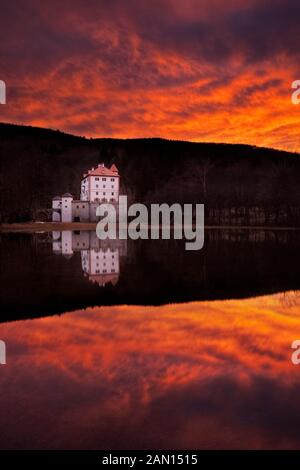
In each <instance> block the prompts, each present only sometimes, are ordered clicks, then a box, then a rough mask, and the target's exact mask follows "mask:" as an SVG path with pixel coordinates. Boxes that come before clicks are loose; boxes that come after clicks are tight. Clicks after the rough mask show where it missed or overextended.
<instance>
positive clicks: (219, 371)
mask: <svg viewBox="0 0 300 470" xmlns="http://www.w3.org/2000/svg"><path fill="white" fill-rule="evenodd" d="M0 337H1V338H2V339H3V340H5V341H6V343H7V347H8V356H7V365H6V366H3V367H1V374H0V389H1V401H0V411H1V412H0V429H1V431H2V432H1V436H0V444H1V447H2V448H71V449H72V448H74V449H76V448H79V449H83V448H94V449H99V448H104V449H118V448H119V449H125V448H130V449H138V448H143V449H146V448H147V449H149V448H169V449H174V448H179V449H180V448H181V449H182V448H193V449H196V448H197V449H199V448H202V449H213V448H226V449H229V448H260V449H261V448H264V449H267V448H274V449H279V448H299V437H298V429H299V416H300V398H299V393H298V390H299V386H300V366H299V367H297V366H293V365H292V363H291V360H290V357H291V352H292V351H291V349H290V345H291V343H292V341H293V340H294V339H296V338H299V337H300V315H299V295H298V293H292V292H290V293H288V294H277V295H273V296H266V297H260V298H253V299H245V300H231V301H211V302H193V303H188V304H180V305H166V306H160V307H140V306H119V307H117V306H116V307H101V308H99V307H97V308H89V309H86V310H84V311H75V312H73V313H70V314H65V315H62V316H60V317H58V316H54V317H49V318H44V319H37V320H31V321H18V322H11V323H7V324H2V325H1V326H0Z"/></svg>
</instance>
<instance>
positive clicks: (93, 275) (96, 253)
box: [52, 230, 127, 286]
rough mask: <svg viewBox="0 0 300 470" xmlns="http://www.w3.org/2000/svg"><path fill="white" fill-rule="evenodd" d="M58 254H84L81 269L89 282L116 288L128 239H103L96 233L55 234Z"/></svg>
mask: <svg viewBox="0 0 300 470" xmlns="http://www.w3.org/2000/svg"><path fill="white" fill-rule="evenodd" d="M52 250H53V253H54V254H57V255H63V256H64V257H65V258H71V257H72V256H73V255H75V256H76V253H80V257H81V268H82V271H83V273H84V276H85V277H86V278H87V280H88V281H90V282H92V283H96V284H98V285H99V286H105V285H106V284H109V283H110V284H112V285H115V284H116V283H117V282H118V280H119V275H120V265H121V259H122V258H124V257H126V254H127V241H126V240H99V238H98V237H97V235H96V232H95V231H94V230H90V231H87V230H83V231H80V230H78V231H75V232H74V231H71V230H64V231H61V232H52Z"/></svg>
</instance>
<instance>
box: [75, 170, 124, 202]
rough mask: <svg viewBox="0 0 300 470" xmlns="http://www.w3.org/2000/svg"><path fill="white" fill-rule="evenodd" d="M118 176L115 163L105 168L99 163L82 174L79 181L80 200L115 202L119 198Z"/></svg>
mask: <svg viewBox="0 0 300 470" xmlns="http://www.w3.org/2000/svg"><path fill="white" fill-rule="evenodd" d="M119 188H120V176H119V172H118V169H117V167H116V166H115V165H112V166H111V167H110V168H106V167H105V166H104V163H100V164H99V165H98V166H97V167H96V168H92V169H91V170H89V171H88V172H87V173H86V174H84V175H83V179H82V181H81V197H80V199H81V200H82V201H89V202H115V203H117V202H118V200H119Z"/></svg>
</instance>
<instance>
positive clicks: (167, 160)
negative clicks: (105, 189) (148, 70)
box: [0, 124, 300, 226]
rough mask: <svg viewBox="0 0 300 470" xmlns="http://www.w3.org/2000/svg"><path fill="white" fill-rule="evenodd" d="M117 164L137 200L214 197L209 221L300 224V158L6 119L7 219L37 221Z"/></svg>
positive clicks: (1, 130)
mask: <svg viewBox="0 0 300 470" xmlns="http://www.w3.org/2000/svg"><path fill="white" fill-rule="evenodd" d="M102 161H104V162H105V164H107V165H110V164H111V163H115V164H116V165H117V167H118V168H119V171H120V174H121V190H122V192H123V193H126V194H128V196H129V197H130V200H131V201H133V200H134V201H138V202H145V203H150V202H169V203H172V202H181V203H184V202H185V203H188V202H193V203H196V202H198V203H202V202H204V203H205V204H206V212H207V214H206V215H207V221H210V222H211V223H216V224H218V223H220V224H223V223H225V224H226V223H231V224H237V225H239V224H244V223H250V224H252V225H255V224H256V225H257V224H258V225H261V224H263V225H268V224H269V225H274V224H277V225H298V226H299V225H300V203H299V201H300V187H299V181H300V159H299V155H298V154H291V153H287V152H281V151H277V150H272V149H265V148H258V147H251V146H246V145H228V144H208V143H191V142H180V141H168V140H163V139H125V140H122V139H86V138H84V137H76V136H72V135H68V134H65V133H62V132H59V131H53V130H48V129H40V128H34V127H25V126H16V125H11V124H0V162H1V163H0V165H1V168H0V189H1V199H0V214H1V219H0V221H1V222H17V221H26V220H31V219H32V218H33V217H34V214H35V212H36V210H37V209H40V208H43V207H50V205H51V198H52V196H54V195H56V194H62V193H64V192H71V193H72V194H73V195H74V196H76V197H78V196H79V187H80V180H81V176H82V174H83V173H84V172H85V171H86V170H87V169H89V168H90V167H92V166H95V165H96V164H97V163H99V162H102Z"/></svg>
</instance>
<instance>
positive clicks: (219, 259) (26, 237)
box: [0, 229, 300, 322]
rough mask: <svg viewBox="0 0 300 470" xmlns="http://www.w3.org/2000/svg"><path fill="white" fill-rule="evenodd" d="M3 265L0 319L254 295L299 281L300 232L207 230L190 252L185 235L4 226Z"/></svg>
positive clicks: (1, 237)
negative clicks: (108, 236) (113, 236)
mask: <svg viewBox="0 0 300 470" xmlns="http://www.w3.org/2000/svg"><path fill="white" fill-rule="evenodd" d="M0 266H1V269H0V285H1V287H2V292H1V295H2V299H1V303H2V310H1V313H0V321H1V322H3V321H12V320H16V319H21V318H23V319H25V318H33V317H41V316H46V315H50V314H61V313H64V312H67V311H73V310H76V309H80V308H85V307H88V306H99V305H122V304H130V305H132V304H135V305H141V304H142V305H153V304H156V305H162V304H167V303H176V302H177V303H178V302H189V301H200V300H222V299H232V298H248V297H257V296H259V295H270V294H273V293H276V292H282V291H291V290H298V289H300V236H299V232H296V231H284V230H277V231H275V230H274V231H273V230H269V231H263V230H242V229H237V230H229V229H227V230H208V231H207V232H206V234H205V245H204V248H203V250H200V251H197V252H190V251H186V250H185V249H184V242H183V241H181V240H136V241H132V240H128V241H126V240H106V241H100V240H99V239H98V238H97V236H96V233H95V231H80V232H70V231H66V232H54V233H53V234H52V233H51V232H50V233H47V232H44V233H38V234H22V233H21V234H18V233H17V234H1V235H0ZM16 289H17V290H18V295H16ZM20 299H21V300H20Z"/></svg>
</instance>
